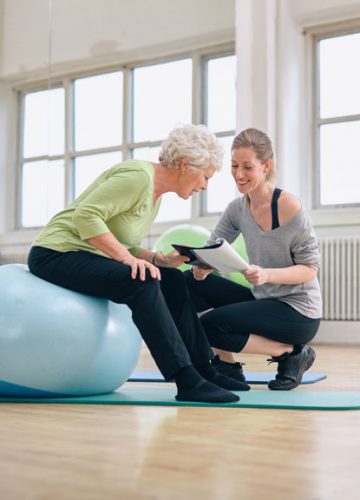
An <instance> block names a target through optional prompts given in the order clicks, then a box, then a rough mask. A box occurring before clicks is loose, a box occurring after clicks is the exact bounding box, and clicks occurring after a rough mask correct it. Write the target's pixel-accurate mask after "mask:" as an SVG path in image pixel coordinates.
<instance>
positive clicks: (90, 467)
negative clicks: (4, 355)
mask: <svg viewBox="0 0 360 500" xmlns="http://www.w3.org/2000/svg"><path fill="white" fill-rule="evenodd" d="M315 349H316V351H317V355H318V356H317V361H316V363H315V365H314V368H313V370H314V371H326V372H327V373H328V379H327V380H326V381H323V382H319V383H317V384H316V385H306V386H302V387H301V388H298V389H297V390H301V391H314V390H316V391H320V390H321V391H334V390H339V391H341V390H344V391H345V390H347V391H360V380H359V379H360V378H359V376H358V372H359V367H360V347H346V348H345V347H344V348H339V347H330V346H329V347H328V346H321V347H320V346H318V347H315ZM243 360H244V361H246V362H247V366H246V369H247V370H249V371H250V370H258V371H259V370H268V366H267V364H266V362H265V359H264V358H263V357H260V356H253V357H251V356H247V357H246V359H245V358H243ZM151 363H152V362H151V361H150V360H149V357H148V355H147V354H146V352H144V354H143V356H142V358H141V360H140V366H139V367H141V368H144V367H150V365H151ZM257 388H258V386H255V387H254V388H253V390H258V389H257ZM0 431H1V442H0V499H1V500H18V499H19V500H35V499H36V500H38V499H39V500H40V499H41V500H57V499H86V500H92V499H99V500H107V499H144V500H153V499H169V500H170V499H184V500H185V499H190V500H192V499H194V500H195V499H196V500H197V499H205V498H206V499H209V500H211V499H221V500H227V499H241V500H248V499H249V500H263V499H264V500H282V499H286V500H293V499H294V500H295V499H298V500H331V499H334V500H338V499H346V500H352V499H354V500H358V499H359V498H360V472H359V464H360V411H297V410H263V409H233V408H173V407H145V406H142V407H141V406H139V407H131V406H130V407H126V406H101V405H98V406H96V405H94V406H81V405H13V404H3V405H1V406H0Z"/></svg>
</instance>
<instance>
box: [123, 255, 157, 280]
mask: <svg viewBox="0 0 360 500" xmlns="http://www.w3.org/2000/svg"><path fill="white" fill-rule="evenodd" d="M121 263H122V264H126V265H127V266H130V267H131V277H132V279H133V280H134V279H136V277H137V276H139V278H140V279H141V281H145V277H146V269H148V270H149V271H150V275H151V277H152V278H154V279H158V280H161V274H160V269H159V268H158V267H156V266H154V265H153V264H151V262H148V261H147V260H144V259H137V258H136V257H133V256H132V255H131V256H129V257H125V258H124V259H123V260H121Z"/></svg>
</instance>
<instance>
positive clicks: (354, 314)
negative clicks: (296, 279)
mask: <svg viewBox="0 0 360 500" xmlns="http://www.w3.org/2000/svg"><path fill="white" fill-rule="evenodd" d="M319 246H320V252H321V268H320V273H319V280H320V287H321V292H322V297H323V319H325V320H349V321H358V320H360V293H359V287H360V238H358V237H351V238H321V239H320V240H319Z"/></svg>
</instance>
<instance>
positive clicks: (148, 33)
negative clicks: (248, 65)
mask: <svg viewBox="0 0 360 500" xmlns="http://www.w3.org/2000/svg"><path fill="white" fill-rule="evenodd" d="M2 1H3V6H4V7H3V8H4V14H3V17H4V22H3V59H2V61H1V67H0V77H3V78H4V77H7V78H9V77H14V78H15V77H19V76H25V75H26V74H27V73H31V72H33V71H35V70H37V69H39V68H43V67H47V65H48V60H49V54H48V52H49V51H48V47H49V44H48V42H49V36H50V35H51V39H52V50H51V53H52V55H51V59H52V64H53V65H54V66H56V65H59V64H69V63H71V62H73V63H74V62H78V61H82V60H89V59H94V58H95V59H96V58H102V57H105V58H108V57H109V56H111V55H119V56H120V57H121V54H123V53H128V52H131V51H134V50H138V51H140V52H141V51H144V49H145V50H147V49H148V48H149V47H151V46H157V45H163V44H167V45H169V44H170V45H171V44H174V43H176V44H177V45H178V47H179V48H181V47H182V43H183V42H184V40H186V39H188V38H197V37H201V36H205V35H211V38H212V39H214V40H216V38H217V37H218V36H220V35H221V33H227V34H229V33H230V34H231V36H233V35H234V0H221V2H219V1H218V0H196V1H194V0H181V1H180V2H179V1H176V0H52V1H50V2H49V0H2ZM49 4H50V5H51V4H52V16H51V18H52V23H51V26H52V27H51V33H49V15H50V13H49Z"/></svg>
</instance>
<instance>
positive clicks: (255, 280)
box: [243, 265, 269, 285]
mask: <svg viewBox="0 0 360 500" xmlns="http://www.w3.org/2000/svg"><path fill="white" fill-rule="evenodd" d="M243 275H244V276H245V278H246V279H247V280H248V282H249V283H251V284H252V285H263V284H264V283H267V282H268V280H269V273H268V270H267V269H264V268H263V267H260V266H255V265H251V266H250V267H249V269H247V270H246V271H244V272H243Z"/></svg>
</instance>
